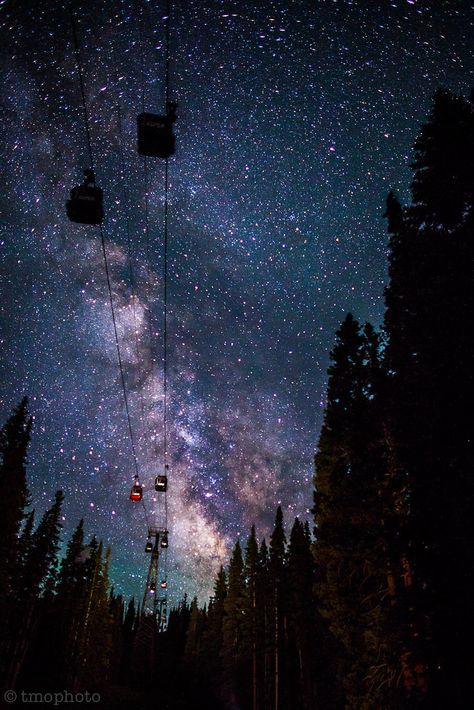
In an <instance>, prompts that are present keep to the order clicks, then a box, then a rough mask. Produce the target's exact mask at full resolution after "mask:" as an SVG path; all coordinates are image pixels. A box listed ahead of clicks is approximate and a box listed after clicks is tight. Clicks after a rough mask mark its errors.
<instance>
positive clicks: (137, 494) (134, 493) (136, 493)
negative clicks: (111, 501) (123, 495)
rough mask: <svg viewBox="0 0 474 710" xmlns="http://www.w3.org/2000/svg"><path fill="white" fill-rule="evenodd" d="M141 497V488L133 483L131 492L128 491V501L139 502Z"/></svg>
mask: <svg viewBox="0 0 474 710" xmlns="http://www.w3.org/2000/svg"><path fill="white" fill-rule="evenodd" d="M142 496H143V486H141V485H140V484H139V483H134V484H133V486H132V490H131V491H130V500H135V501H139V500H141V499H142Z"/></svg>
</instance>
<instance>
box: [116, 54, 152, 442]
mask: <svg viewBox="0 0 474 710" xmlns="http://www.w3.org/2000/svg"><path fill="white" fill-rule="evenodd" d="M112 56H113V62H114V71H115V78H116V86H117V127H118V133H119V159H120V174H121V177H122V185H123V196H124V203H125V231H126V235H127V261H128V275H129V280H130V289H131V294H132V318H133V332H134V340H135V352H136V356H137V362H138V363H139V362H140V346H139V338H138V324H137V309H136V300H137V289H136V281H135V270H134V268H133V256H132V236H131V228H130V180H129V173H128V171H127V169H126V165H125V150H124V139H123V138H124V137H123V122H122V108H121V105H120V92H119V89H118V83H119V72H118V69H117V57H116V53H115V47H114V45H113V43H112ZM140 420H141V424H142V430H143V432H144V433H145V434H146V428H145V404H144V398H143V392H142V390H141V388H140Z"/></svg>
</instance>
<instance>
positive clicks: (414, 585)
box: [385, 91, 474, 707]
mask: <svg viewBox="0 0 474 710" xmlns="http://www.w3.org/2000/svg"><path fill="white" fill-rule="evenodd" d="M473 136H474V112H473V108H472V102H467V101H465V100H464V99H462V98H461V97H456V96H453V95H452V94H450V93H449V92H446V91H438V92H437V93H436V94H435V97H434V102H433V109H432V112H431V115H430V117H429V119H428V121H427V123H426V124H425V125H424V126H423V128H422V131H421V134H420V137H419V138H418V140H417V142H416V144H415V160H414V163H413V167H414V169H415V173H414V179H413V183H412V191H413V204H412V206H410V207H408V208H406V209H403V210H401V209H400V208H399V206H398V207H397V206H396V205H394V202H393V199H391V203H389V205H388V209H387V214H388V217H389V231H390V235H391V236H390V261H389V263H390V272H389V275H390V283H389V287H388V289H387V292H386V305H387V311H386V319H385V324H386V331H387V337H388V344H387V369H388V373H389V383H388V384H389V389H388V413H389V435H390V440H391V444H392V469H393V471H395V472H396V473H397V475H398V479H399V481H400V484H399V485H398V488H399V489H402V490H403V483H404V487H405V491H406V493H405V498H406V499H407V502H409V505H408V504H407V509H408V521H407V526H406V529H405V531H404V535H405V538H406V542H405V547H406V553H405V555H404V565H405V568H406V569H408V570H409V571H408V572H407V571H406V572H405V573H404V574H405V575H406V576H405V577H404V579H407V578H408V577H409V578H410V579H411V580H412V582H411V584H410V590H409V591H407V594H408V596H409V597H410V601H409V602H408V601H407V605H408V606H410V607H411V608H413V609H415V614H414V617H413V619H412V621H411V629H412V632H411V639H409V640H408V641H407V648H406V655H407V656H408V657H409V658H410V662H409V663H407V664H406V665H407V670H406V673H405V684H406V686H407V688H408V689H410V690H411V695H412V698H413V700H414V702H416V697H417V695H420V696H423V695H424V689H425V685H426V678H427V676H428V686H429V697H430V698H431V699H432V701H433V702H442V703H444V704H450V706H453V705H454V706H456V707H463V706H464V705H465V702H466V697H469V693H470V688H469V681H468V678H469V668H468V662H467V659H466V657H465V655H464V654H463V653H461V652H460V648H461V647H462V646H463V645H465V644H466V643H469V639H470V638H471V636H472V633H473V631H474V613H473V612H472V611H471V609H472V605H471V604H470V601H469V599H470V596H471V589H472V584H473V582H474V573H473V570H474V559H473V555H472V552H471V546H470V545H465V544H463V542H462V541H465V540H470V539H472V538H473V537H474V523H473V516H472V512H471V510H470V509H471V503H470V501H472V500H473V498H474V482H473V478H472V475H471V471H472V469H473V463H474V461H473V458H474V457H473V452H472V435H471V433H470V423H469V418H468V417H466V416H465V412H466V411H468V410H469V408H470V402H471V401H472V392H473V386H472V384H473V378H472V364H471V359H472V358H471V354H470V353H471V352H472V349H471V345H470V339H471V334H470V329H469V328H468V327H466V324H467V323H470V322H472V319H473V311H474V302H473V289H472V280H473V270H472V265H473V263H474V259H473V256H474V255H473V240H472V231H473V228H474V183H473V178H472V175H473V169H474V138H473ZM394 216H395V218H394ZM402 502H403V500H402ZM454 550H455V553H454V552H453V551H454ZM453 598H455V599H456V603H454V604H453V603H452V600H453ZM428 702H429V701H428Z"/></svg>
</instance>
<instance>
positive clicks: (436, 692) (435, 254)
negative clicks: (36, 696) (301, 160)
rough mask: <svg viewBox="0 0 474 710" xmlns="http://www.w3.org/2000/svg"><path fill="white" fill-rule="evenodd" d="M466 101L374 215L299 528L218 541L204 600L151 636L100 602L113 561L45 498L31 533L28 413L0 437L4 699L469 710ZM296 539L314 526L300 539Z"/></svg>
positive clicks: (133, 612) (130, 607)
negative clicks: (377, 313)
mask: <svg viewBox="0 0 474 710" xmlns="http://www.w3.org/2000/svg"><path fill="white" fill-rule="evenodd" d="M473 104H474V96H471V98H470V99H469V100H466V99H464V98H463V97H460V96H455V95H453V94H452V93H450V92H448V91H444V90H438V91H437V92H436V94H435V96H434V101H433V107H432V111H431V114H430V116H429V118H428V120H427V122H426V123H425V124H424V125H423V127H422V129H421V132H420V135H419V137H418V138H417V140H416V142H415V150H414V158H413V162H412V168H413V181H412V185H411V189H412V201H411V204H410V205H408V206H405V207H404V206H402V205H401V204H400V203H399V201H398V200H397V198H396V196H395V195H394V194H392V193H390V194H389V195H388V198H387V209H386V218H387V222H388V233H389V284H388V286H387V289H386V293H385V299H386V312H385V320H384V324H383V327H382V328H381V329H380V330H377V329H376V328H374V327H373V326H372V325H371V324H369V323H365V324H361V323H359V322H358V321H357V320H356V319H355V318H354V316H353V315H352V314H348V315H347V317H346V318H345V319H344V321H343V323H342V324H341V326H340V328H339V330H338V331H337V333H336V340H335V345H334V348H333V350H332V353H331V364H330V367H329V371H328V375H329V378H328V388H327V406H326V410H325V417H324V422H323V425H322V429H321V432H320V436H319V441H318V445H317V453H316V456H315V475H314V487H315V493H314V508H313V514H314V520H311V521H301V520H299V519H298V518H296V520H294V521H290V524H289V526H288V527H286V528H285V521H284V520H283V515H282V511H281V508H278V510H277V512H276V517H275V526H274V529H273V532H272V534H271V536H270V538H269V539H268V540H267V541H266V540H259V539H258V537H257V533H256V531H255V528H254V527H252V529H251V531H250V533H249V536H248V539H247V540H246V541H244V543H243V544H242V545H241V544H240V542H237V543H236V544H235V547H234V548H233V551H232V555H231V558H230V560H229V563H228V565H227V566H226V567H221V569H220V570H219V572H218V574H217V577H216V579H215V583H214V594H213V596H212V598H211V599H210V600H209V602H208V604H207V605H206V606H204V607H200V606H199V604H198V602H197V600H196V599H193V600H188V599H187V598H184V599H183V600H182V602H181V603H180V604H179V606H178V607H177V608H175V609H172V610H171V612H170V614H169V620H168V625H167V630H166V631H165V632H162V633H157V625H156V620H155V619H153V618H150V617H149V616H145V615H144V614H141V612H140V609H139V607H137V605H136V603H135V601H134V600H131V601H130V602H128V603H126V601H125V600H124V599H123V598H122V597H121V596H117V595H116V594H115V593H114V591H113V588H111V582H110V580H109V573H108V567H109V559H110V550H104V549H103V545H102V543H101V542H100V541H98V540H97V539H96V538H95V537H93V536H92V537H91V538H88V537H87V536H86V532H85V530H84V525H83V521H82V520H81V521H79V523H78V525H77V527H76V529H75V531H74V533H73V534H72V537H71V539H70V540H69V543H68V545H67V550H66V553H65V556H64V558H63V559H61V560H59V559H58V550H59V546H60V532H61V523H60V519H61V504H62V501H63V494H62V493H61V492H60V491H58V492H57V493H56V496H55V498H54V502H53V504H52V506H51V507H50V508H49V509H48V510H47V511H46V512H45V513H44V515H43V516H42V518H41V519H40V520H39V521H38V522H36V521H35V513H34V510H32V509H31V501H30V495H29V492H28V486H27V479H26V465H27V449H28V443H29V440H30V436H31V428H32V419H31V417H30V415H29V413H28V403H27V400H26V398H25V399H24V400H23V401H22V402H21V403H20V404H19V405H18V406H17V407H16V409H15V410H14V411H13V414H12V416H11V417H10V418H9V419H8V421H7V422H6V424H5V425H4V427H3V429H2V430H1V433H0V454H1V458H0V481H1V488H2V491H3V502H2V515H1V517H0V548H1V549H0V672H1V679H2V695H3V692H4V691H5V690H6V689H32V690H35V691H39V690H44V691H54V690H64V689H68V690H70V691H71V692H72V691H76V692H78V691H84V690H87V691H89V692H92V691H95V690H96V691H97V692H100V694H101V697H102V700H101V704H102V706H103V707H117V708H121V707H123V708H126V707H134V706H137V707H143V708H146V707H152V706H153V707H163V708H170V709H172V708H176V709H179V708H183V709H184V708H191V707H197V708H209V710H212V709H216V710H219V709H220V708H222V709H229V710H233V709H235V710H237V709H242V710H333V709H334V710H336V709H341V710H342V709H343V708H353V709H361V710H369V709H373V708H380V709H387V710H388V709H396V708H448V707H449V708H467V707H470V706H471V705H472V704H473V698H474V693H473V691H472V678H471V676H470V671H471V658H470V654H469V653H467V652H466V649H469V648H470V647H471V646H472V638H473V635H474V618H473V617H474V605H473V604H472V592H473V581H474V580H473V570H474V565H473V541H474V515H473V504H474V480H473V472H474V465H473V453H472V424H471V422H472V417H471V416H470V408H471V403H472V401H473V396H472V395H473V393H472V389H473V388H472V380H473V376H472V372H473V368H472V345H471V339H472V333H471V331H472V323H473V322H474V319H473V310H474V309H473V294H474V289H473V287H472V285H473V279H472V276H473V238H472V237H473V230H474V105H473ZM313 526H314V527H313Z"/></svg>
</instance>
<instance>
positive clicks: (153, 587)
mask: <svg viewBox="0 0 474 710" xmlns="http://www.w3.org/2000/svg"><path fill="white" fill-rule="evenodd" d="M155 592H156V584H155V583H154V582H150V594H154V593H155Z"/></svg>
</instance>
